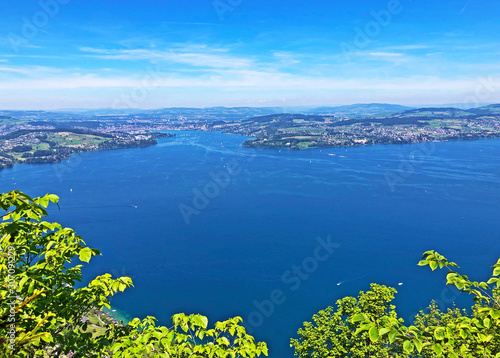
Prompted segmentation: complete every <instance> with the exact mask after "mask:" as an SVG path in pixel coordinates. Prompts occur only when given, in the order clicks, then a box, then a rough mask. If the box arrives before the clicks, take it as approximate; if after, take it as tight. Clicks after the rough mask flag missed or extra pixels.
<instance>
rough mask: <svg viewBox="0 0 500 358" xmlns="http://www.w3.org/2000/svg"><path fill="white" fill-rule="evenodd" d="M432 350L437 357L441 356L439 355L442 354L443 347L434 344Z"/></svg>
mask: <svg viewBox="0 0 500 358" xmlns="http://www.w3.org/2000/svg"><path fill="white" fill-rule="evenodd" d="M432 349H433V350H434V352H436V354H437V355H438V357H439V356H441V354H443V347H442V346H441V345H440V344H434V345H433V346H432Z"/></svg>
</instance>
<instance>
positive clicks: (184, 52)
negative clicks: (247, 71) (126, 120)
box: [80, 46, 254, 68]
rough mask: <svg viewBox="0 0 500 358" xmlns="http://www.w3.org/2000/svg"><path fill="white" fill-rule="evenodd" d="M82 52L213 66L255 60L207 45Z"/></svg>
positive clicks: (239, 64) (243, 64) (244, 64)
mask: <svg viewBox="0 0 500 358" xmlns="http://www.w3.org/2000/svg"><path fill="white" fill-rule="evenodd" d="M80 50H81V51H82V52H86V53H90V54H92V55H88V56H92V57H97V58H101V59H107V60H127V61H139V60H146V61H158V60H159V61H165V62H172V63H180V64H185V65H189V66H195V67H212V68H244V67H251V66H252V65H254V61H252V60H251V59H248V58H241V57H236V56H230V55H227V54H226V53H227V49H220V48H214V49H212V48H208V47H206V46H189V47H184V48H180V49H177V48H174V49H169V50H153V49H121V50H117V49H99V48H91V47H82V48H80Z"/></svg>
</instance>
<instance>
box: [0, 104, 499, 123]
mask: <svg viewBox="0 0 500 358" xmlns="http://www.w3.org/2000/svg"><path fill="white" fill-rule="evenodd" d="M292 113H293V114H301V115H316V116H334V117H349V118H362V117H373V116H397V115H398V114H400V115H401V116H421V115H424V116H427V115H438V116H458V117H467V116H472V115H486V114H499V113H500V105H499V104H492V105H488V106H483V107H479V108H471V109H458V108H451V107H450V108H448V107H443V108H441V107H437V108H412V107H407V106H401V105H397V104H386V103H360V104H353V105H348V106H336V107H316V108H309V109H305V108H304V107H210V108H183V107H172V108H158V109H113V108H103V109H93V110H83V109H77V110H71V109H68V110H61V111H22V110H15V111H7V110H5V111H0V118H1V116H3V117H9V118H17V119H23V120H35V121H39V120H43V121H45V120H49V121H62V122H67V121H82V120H84V121H91V120H93V121H102V120H115V121H120V120H141V119H147V120H154V119H158V120H165V119H167V120H179V121H214V120H224V121H240V120H245V119H249V118H255V117H260V116H268V115H274V114H292Z"/></svg>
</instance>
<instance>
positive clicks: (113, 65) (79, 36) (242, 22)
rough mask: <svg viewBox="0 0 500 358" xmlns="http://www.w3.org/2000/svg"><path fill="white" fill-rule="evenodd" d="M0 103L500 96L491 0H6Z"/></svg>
mask: <svg viewBox="0 0 500 358" xmlns="http://www.w3.org/2000/svg"><path fill="white" fill-rule="evenodd" d="M0 13H1V14H2V20H1V22H0V108H2V109H55V108H103V107H124V108H126V107H129V108H157V107H173V106H186V107H188V106H189V107H209V106H295V105H341V104H352V103H361V102H365V103H366V102H385V103H399V104H408V105H416V104H442V103H464V102H465V103H470V104H471V105H472V104H474V103H475V102H500V56H499V55H500V41H499V40H498V35H499V33H500V31H499V30H500V22H499V21H498V18H499V15H500V2H498V1H496V0H439V1H436V0H434V1H432V0H419V1H416V0H360V1H355V0H350V1H349V0H330V1H323V0H309V1H305V0H302V1H298V0H287V1H277V0H266V1H262V0H215V1H214V0H135V1H132V0H120V1H117V0H106V1H104V0H40V1H34V0H22V1H19V0H17V1H12V0H4V1H3V2H2V3H1V4H0Z"/></svg>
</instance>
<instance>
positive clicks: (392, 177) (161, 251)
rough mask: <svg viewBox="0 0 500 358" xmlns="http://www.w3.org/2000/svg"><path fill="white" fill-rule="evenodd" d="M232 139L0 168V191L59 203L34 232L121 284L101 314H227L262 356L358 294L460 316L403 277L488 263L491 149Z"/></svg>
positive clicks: (493, 222)
mask: <svg viewBox="0 0 500 358" xmlns="http://www.w3.org/2000/svg"><path fill="white" fill-rule="evenodd" d="M244 140H245V138H244V137H240V136H234V135H227V134H220V133H202V132H201V133H200V132H180V133H179V134H178V136H177V137H176V138H166V139H162V140H160V143H159V144H158V145H157V146H153V147H149V148H141V149H126V150H114V151H102V152H92V153H83V154H78V155H75V156H73V157H72V158H71V159H69V160H67V161H64V162H62V163H59V164H54V165H17V166H15V167H14V168H12V169H7V170H3V171H0V189H1V191H2V192H4V191H8V190H12V189H19V190H22V191H25V192H27V193H29V194H30V195H33V196H38V195H43V194H45V193H47V192H51V193H55V194H58V195H59V196H60V197H61V201H60V207H61V210H60V211H58V210H57V209H54V208H53V210H51V217H50V219H51V220H53V221H59V222H61V223H63V224H64V225H65V226H69V227H72V228H74V229H75V230H76V231H77V232H78V233H79V234H80V235H82V236H83V237H84V239H85V240H86V242H87V243H88V244H89V245H90V246H91V247H96V248H99V249H100V250H101V251H102V254H103V256H102V257H98V258H95V259H93V260H92V261H91V264H90V265H88V266H86V267H85V272H86V277H87V278H90V277H93V276H95V275H98V274H102V273H104V272H110V273H113V274H114V275H127V276H130V277H132V278H133V279H134V283H135V288H133V289H129V290H128V291H126V293H124V294H121V295H119V296H116V297H115V298H113V300H112V304H113V306H115V307H117V308H119V309H121V310H124V311H125V312H127V313H129V314H131V315H133V316H139V317H143V316H146V315H154V316H156V317H158V318H159V319H160V322H162V323H164V324H168V323H170V321H169V318H170V317H171V315H172V314H174V313H177V312H186V313H195V312H199V313H202V314H205V315H207V316H208V317H209V319H210V320H211V322H212V323H213V322H214V321H215V320H221V319H225V318H228V317H232V316H235V315H240V316H242V317H243V318H244V319H245V321H246V326H247V327H248V328H249V329H250V330H251V331H252V332H253V334H254V335H255V336H256V337H257V339H259V340H264V341H266V342H268V344H269V346H270V356H271V357H273V358H281V357H283V358H285V357H292V356H293V351H292V350H291V349H290V348H289V339H290V337H294V336H295V333H296V331H297V329H298V328H299V327H300V326H301V325H302V322H303V321H305V320H310V318H311V317H312V315H313V314H314V313H315V312H317V311H318V310H319V309H322V308H325V307H326V306H328V305H332V304H334V303H335V300H337V299H339V298H341V297H343V296H346V295H356V294H357V293H358V292H359V290H366V289H368V288H369V283H370V282H378V283H382V284H387V285H392V286H395V287H396V288H397V290H398V292H399V293H398V295H397V299H396V305H397V310H398V312H399V313H400V315H402V316H403V317H404V318H405V319H407V318H408V317H410V316H411V314H412V313H414V312H415V311H417V310H419V309H423V308H424V307H425V306H426V305H427V304H428V303H429V302H430V300H431V299H436V300H438V303H439V304H440V305H441V306H442V307H445V306H446V305H448V306H449V305H450V304H451V301H452V300H453V299H454V300H457V301H458V302H459V303H462V304H466V303H468V299H464V298H463V297H462V296H459V294H458V293H457V292H456V291H454V290H452V289H450V288H446V286H445V285H444V272H434V273H431V272H430V270H429V269H428V268H420V267H417V266H416V264H417V262H418V261H419V259H420V257H421V254H422V253H423V252H424V251H426V250H429V249H435V250H437V251H439V252H441V253H443V254H445V256H447V257H448V258H449V259H451V260H453V261H456V262H458V263H459V264H460V265H461V266H462V267H463V269H464V272H466V273H467V274H468V275H469V276H470V277H472V278H474V279H485V278H488V277H489V276H488V274H489V273H490V269H489V266H491V265H492V264H494V263H495V262H496V259H497V258H498V257H500V241H499V238H500V234H499V233H500V221H499V220H498V216H499V215H498V214H499V212H500V210H499V209H500V157H499V153H500V140H482V141H460V142H444V143H435V144H418V145H388V146H382V145H381V146H371V147H358V148H348V149H345V148H336V149H322V150H319V149H314V150H305V151H290V150H281V151H279V150H266V149H258V150H252V149H248V148H244V147H242V146H241V143H242V142H243V141H244ZM224 173H225V174H224ZM214 176H215V177H216V178H217V177H218V179H217V180H215V179H213V178H214ZM197 190H199V192H203V191H206V192H207V193H208V195H209V196H210V198H206V199H202V198H200V195H199V194H195V192H196V193H199V192H198V191H197ZM194 199H195V204H196V206H197V208H196V206H195V205H194V204H193V200H194ZM180 205H181V207H182V208H183V210H185V211H186V210H187V211H186V212H185V216H187V217H188V221H189V223H186V220H185V218H184V217H183V215H182V214H181V211H180V209H179V206H180ZM188 206H189V207H191V208H192V209H188ZM189 210H193V211H192V212H191V215H189V214H186V213H189V212H190V211H189ZM195 211H196V212H195ZM328 237H330V239H328ZM318 238H321V239H318ZM328 240H330V241H331V242H333V243H335V244H332V245H330V246H328V245H326V247H327V248H328V250H329V251H327V249H325V248H324V247H323V246H321V245H320V242H321V241H323V242H328ZM315 255H316V258H315ZM299 270H300V271H299ZM293 272H295V273H293ZM398 283H403V285H401V286H398ZM272 299H274V303H273V304H272V306H270V304H269V303H270V301H271V300H272ZM259 306H260V311H259V308H258V307H259Z"/></svg>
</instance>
